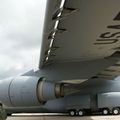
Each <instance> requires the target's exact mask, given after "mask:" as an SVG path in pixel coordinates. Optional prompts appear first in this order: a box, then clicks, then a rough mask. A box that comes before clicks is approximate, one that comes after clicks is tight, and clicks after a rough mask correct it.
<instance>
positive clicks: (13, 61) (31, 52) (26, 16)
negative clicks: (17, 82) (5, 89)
mask: <svg viewBox="0 0 120 120" xmlns="http://www.w3.org/2000/svg"><path fill="white" fill-rule="evenodd" d="M45 3H46V0H0V79H3V78H5V77H9V76H15V75H16V74H20V73H24V72H25V71H27V70H30V69H32V68H37V67H38V63H39V56H40V44H41V39H42V36H41V35H42V30H43V22H44V11H45Z"/></svg>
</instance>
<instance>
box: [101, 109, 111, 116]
mask: <svg viewBox="0 0 120 120" xmlns="http://www.w3.org/2000/svg"><path fill="white" fill-rule="evenodd" d="M109 113H110V112H109V109H108V108H104V109H103V110H102V114H103V115H108V114H109Z"/></svg>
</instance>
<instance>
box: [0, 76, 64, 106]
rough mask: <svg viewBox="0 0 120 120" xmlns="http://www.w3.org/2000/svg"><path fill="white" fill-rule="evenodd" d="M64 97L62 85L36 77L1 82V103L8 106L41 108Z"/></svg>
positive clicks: (21, 77) (20, 77) (23, 77)
mask: <svg viewBox="0 0 120 120" xmlns="http://www.w3.org/2000/svg"><path fill="white" fill-rule="evenodd" d="M62 96H63V86H62V84H56V83H54V82H50V81H46V80H43V79H42V78H41V79H40V78H38V77H35V76H33V77H32V76H19V77H17V78H15V79H7V80H1V81H0V101H1V102H3V103H4V104H5V105H7V106H14V107H15V106H16V107H17V106H21V107H22V106H23V107H24V106H39V105H41V104H43V103H45V102H46V101H48V100H51V99H55V98H58V97H62Z"/></svg>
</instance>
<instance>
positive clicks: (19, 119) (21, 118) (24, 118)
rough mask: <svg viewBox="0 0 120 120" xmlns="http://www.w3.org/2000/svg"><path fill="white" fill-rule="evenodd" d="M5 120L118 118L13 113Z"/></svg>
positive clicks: (117, 118) (110, 118) (112, 118)
mask: <svg viewBox="0 0 120 120" xmlns="http://www.w3.org/2000/svg"><path fill="white" fill-rule="evenodd" d="M7 120H120V115H119V116H87V117H69V116H66V115H64V116H63V115H62V116H58V115H57V116H53V115H49V116H48V115H29V116H28V115H15V116H11V117H8V118H7Z"/></svg>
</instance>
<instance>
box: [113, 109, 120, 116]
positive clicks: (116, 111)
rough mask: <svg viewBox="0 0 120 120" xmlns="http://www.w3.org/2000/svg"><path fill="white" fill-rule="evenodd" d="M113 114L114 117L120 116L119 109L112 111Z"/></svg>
mask: <svg viewBox="0 0 120 120" xmlns="http://www.w3.org/2000/svg"><path fill="white" fill-rule="evenodd" d="M112 114H113V115H119V114H120V109H119V108H118V107H116V108H113V109H112Z"/></svg>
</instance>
